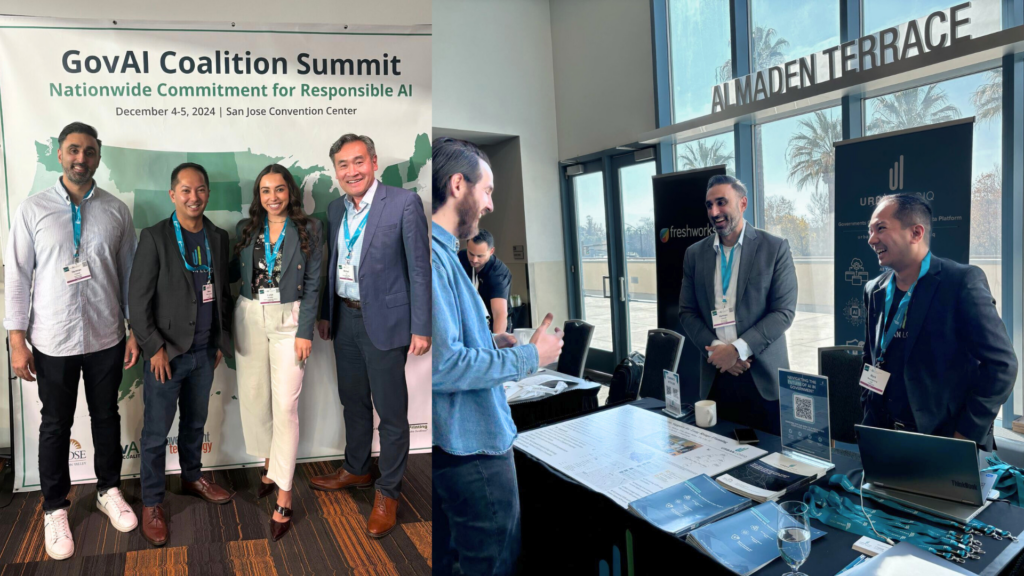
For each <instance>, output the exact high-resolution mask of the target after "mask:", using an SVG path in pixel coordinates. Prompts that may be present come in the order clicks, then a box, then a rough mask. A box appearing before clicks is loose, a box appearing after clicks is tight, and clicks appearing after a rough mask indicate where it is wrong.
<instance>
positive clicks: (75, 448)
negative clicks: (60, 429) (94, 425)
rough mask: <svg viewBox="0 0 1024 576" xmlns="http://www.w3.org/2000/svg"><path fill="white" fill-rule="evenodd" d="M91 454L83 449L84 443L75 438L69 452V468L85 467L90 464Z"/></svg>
mask: <svg viewBox="0 0 1024 576" xmlns="http://www.w3.org/2000/svg"><path fill="white" fill-rule="evenodd" d="M88 460H89V454H88V451H87V450H86V449H84V448H82V443H81V442H79V441H78V440H75V439H74V438H72V439H71V443H70V446H69V450H68V466H70V467H77V466H85V465H86V464H87V463H88Z"/></svg>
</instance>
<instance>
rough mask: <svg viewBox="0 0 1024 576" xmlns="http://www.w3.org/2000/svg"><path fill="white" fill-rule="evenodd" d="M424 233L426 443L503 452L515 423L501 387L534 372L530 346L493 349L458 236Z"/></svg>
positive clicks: (463, 451)
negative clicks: (428, 365)
mask: <svg viewBox="0 0 1024 576" xmlns="http://www.w3.org/2000/svg"><path fill="white" fill-rule="evenodd" d="M431 236H432V238H431V242H430V251H431V256H432V258H431V271H432V272H433V277H432V278H431V292H432V296H433V299H434V314H433V317H432V318H433V321H432V330H433V342H432V343H433V346H431V352H432V356H431V358H432V360H433V366H432V378H431V380H432V381H433V402H432V404H433V408H434V419H433V425H434V445H435V446H438V447H439V448H441V449H442V450H444V451H445V452H448V453H449V454H455V455H458V456H465V455H468V454H504V453H505V452H507V451H508V450H509V449H510V448H511V447H512V441H513V440H515V439H516V425H515V423H514V422H513V421H512V411H511V410H509V407H508V401H507V400H506V399H505V389H504V387H503V386H502V384H504V383H505V382H509V381H515V380H522V379H523V378H525V377H526V376H528V375H530V374H532V373H533V372H536V371H537V365H538V357H537V347H536V346H535V345H533V344H527V345H526V346H515V347H513V348H505V349H502V350H498V349H497V347H495V345H494V339H493V338H492V336H491V330H490V329H489V328H488V327H487V315H486V311H485V310H484V303H483V301H481V300H480V294H479V293H477V291H476V288H473V283H472V282H470V280H469V276H468V275H466V273H465V272H464V271H463V269H462V265H461V264H459V257H458V249H459V241H458V239H456V238H455V236H454V235H452V234H451V233H450V232H448V231H447V230H445V229H444V228H442V227H441V226H438V225H437V224H433V230H432V233H431Z"/></svg>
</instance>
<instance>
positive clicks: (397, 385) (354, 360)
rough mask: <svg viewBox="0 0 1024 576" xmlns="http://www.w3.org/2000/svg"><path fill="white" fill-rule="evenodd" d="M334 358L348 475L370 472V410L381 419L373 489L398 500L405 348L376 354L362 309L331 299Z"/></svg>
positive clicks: (405, 422) (403, 451)
mask: <svg viewBox="0 0 1024 576" xmlns="http://www.w3.org/2000/svg"><path fill="white" fill-rule="evenodd" d="M334 298H335V300H334V310H335V314H334V321H335V322H338V324H336V325H337V326H338V334H337V336H336V337H335V338H334V358H335V361H336V362H337V366H338V396H339V398H340V399H341V405H342V408H343V409H344V416H345V462H344V464H342V467H343V468H344V469H345V470H348V472H349V473H350V474H359V475H362V474H369V473H370V450H371V448H372V444H373V410H374V408H376V409H377V415H378V416H380V424H379V426H378V430H379V432H380V459H379V461H378V465H379V467H380V478H379V479H378V480H377V484H376V488H377V489H378V490H380V491H381V492H382V493H383V494H384V495H385V496H387V497H388V498H395V499H398V497H399V494H401V491H402V476H404V475H405V465H406V462H407V461H408V459H409V390H408V388H407V387H406V383H405V359H406V355H408V353H409V347H408V346H402V347H400V348H393V349H391V350H378V349H377V347H376V346H374V345H373V342H371V341H370V335H369V334H367V332H366V325H365V324H363V311H362V310H356V309H353V308H349V307H348V306H345V303H344V302H342V301H341V299H340V298H338V297H337V296H334Z"/></svg>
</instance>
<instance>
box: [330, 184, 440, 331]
mask: <svg viewBox="0 0 1024 576" xmlns="http://www.w3.org/2000/svg"><path fill="white" fill-rule="evenodd" d="M344 217H345V199H344V198H338V199H336V200H333V201H332V202H331V203H330V204H329V205H328V206H327V218H328V220H329V221H330V223H331V230H330V233H329V234H328V236H327V247H328V258H327V264H328V266H327V269H328V270H330V271H331V272H330V274H329V275H328V276H327V294H325V295H324V299H323V302H322V303H321V305H320V319H321V320H327V321H328V322H330V323H331V337H332V338H334V337H335V336H336V335H337V333H338V327H337V326H335V325H334V300H335V295H336V292H335V287H334V286H335V283H336V282H337V279H338V278H337V276H338V275H337V273H336V272H334V271H335V270H337V268H338V234H339V231H340V230H341V222H342V218H344ZM363 234H365V235H366V236H364V237H363V247H362V252H360V254H359V278H358V281H359V298H360V301H361V303H362V307H363V322H364V323H365V324H366V332H367V334H369V336H370V341H371V342H373V345H374V346H376V347H377V349H378V350H391V349H393V348H400V347H402V346H408V345H409V343H410V342H411V341H412V335H413V334H417V335H419V336H430V334H431V319H430V311H431V292H430V277H431V274H430V236H428V235H427V218H426V216H425V215H424V213H423V202H422V201H421V200H420V197H419V196H417V195H416V193H415V192H412V191H409V190H405V189H403V188H395V187H394V186H387V185H385V184H382V183H378V184H377V191H376V192H375V193H374V198H373V203H372V204H371V205H370V214H369V216H367V221H366V229H365V230H364V231H363Z"/></svg>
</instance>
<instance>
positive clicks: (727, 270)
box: [718, 244, 736, 302]
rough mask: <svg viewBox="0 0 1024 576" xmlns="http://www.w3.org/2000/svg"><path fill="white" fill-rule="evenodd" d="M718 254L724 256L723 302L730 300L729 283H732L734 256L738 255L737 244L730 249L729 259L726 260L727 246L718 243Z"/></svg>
mask: <svg viewBox="0 0 1024 576" xmlns="http://www.w3.org/2000/svg"><path fill="white" fill-rule="evenodd" d="M718 255H719V256H721V258H722V302H725V301H727V300H728V296H727V294H728V293H729V284H732V257H733V256H735V255H736V246H733V247H732V249H731V250H729V261H728V262H726V260H725V246H722V245H721V244H719V245H718Z"/></svg>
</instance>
